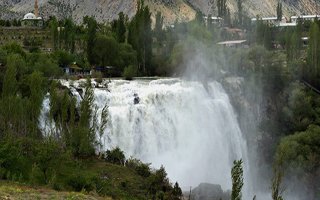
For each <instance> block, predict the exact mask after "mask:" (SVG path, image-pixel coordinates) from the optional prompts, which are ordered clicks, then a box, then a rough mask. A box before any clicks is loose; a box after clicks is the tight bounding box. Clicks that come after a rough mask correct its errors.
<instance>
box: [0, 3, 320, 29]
mask: <svg viewBox="0 0 320 200" xmlns="http://www.w3.org/2000/svg"><path fill="white" fill-rule="evenodd" d="M38 1H39V8H40V13H41V15H42V16H43V17H45V18H46V17H48V16H51V15H55V16H57V17H68V16H72V18H74V19H75V20H76V21H77V22H80V21H81V20H82V18H83V17H84V16H86V15H89V16H95V17H96V18H97V20H98V21H100V22H103V21H110V20H113V19H114V18H116V17H117V16H118V13H119V12H124V13H125V14H127V15H128V16H129V17H132V16H133V15H134V13H135V12H136V5H137V0H38ZM212 2H216V0H214V1H213V0H145V4H146V5H148V6H149V7H150V10H151V11H152V12H153V18H154V15H155V13H156V12H157V11H160V12H162V14H163V15H164V16H165V23H166V24H170V23H173V22H174V21H175V20H176V19H177V20H178V21H188V20H191V19H192V18H194V16H195V11H196V10H200V11H202V12H203V13H204V14H208V13H213V15H216V13H217V12H216V8H215V7H216V6H215V3H214V4H212ZM243 2H244V10H245V11H246V12H247V13H248V14H249V16H251V17H252V16H256V15H260V16H271V15H273V16H274V15H275V14H276V4H277V2H278V0H243ZM227 5H228V7H229V9H230V10H231V13H235V12H237V6H236V0H227ZM33 7H34V0H1V1H0V10H1V12H0V17H1V18H6V19H7V18H12V17H21V18H22V17H23V15H24V14H25V13H27V12H32V11H33ZM283 11H284V15H285V16H287V17H289V16H292V15H299V14H320V0H283Z"/></svg>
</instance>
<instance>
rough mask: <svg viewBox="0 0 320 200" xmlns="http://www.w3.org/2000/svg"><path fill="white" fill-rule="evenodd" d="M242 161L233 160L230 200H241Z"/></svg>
mask: <svg viewBox="0 0 320 200" xmlns="http://www.w3.org/2000/svg"><path fill="white" fill-rule="evenodd" d="M242 163H243V162H242V160H235V161H234V162H233V167H232V170H231V177H232V192H231V200H241V199H242V194H241V190H242V186H243V169H242Z"/></svg>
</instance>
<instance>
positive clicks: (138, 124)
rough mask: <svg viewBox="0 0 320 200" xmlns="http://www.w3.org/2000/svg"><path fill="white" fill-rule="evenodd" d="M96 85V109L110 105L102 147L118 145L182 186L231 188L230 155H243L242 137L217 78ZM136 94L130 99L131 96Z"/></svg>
mask: <svg viewBox="0 0 320 200" xmlns="http://www.w3.org/2000/svg"><path fill="white" fill-rule="evenodd" d="M109 90H110V92H109V91H107V90H102V89H95V92H94V93H95V99H96V104H97V105H98V107H99V109H100V111H101V110H102V108H103V107H104V105H105V104H106V103H107V105H108V106H109V125H108V127H109V129H108V130H106V133H105V135H104V139H105V140H104V141H105V148H107V149H110V148H114V147H116V146H119V147H120V148H121V149H122V150H123V151H124V152H125V153H126V154H127V156H133V157H135V158H139V159H141V160H142V161H144V162H150V163H152V166H154V167H157V168H159V167H160V166H161V165H163V166H164V167H165V169H166V171H167V173H168V175H169V177H170V180H171V181H178V182H179V183H180V185H181V186H182V187H184V188H186V187H189V186H193V187H195V186H197V185H198V184H199V183H201V182H209V183H216V184H220V185H221V186H222V188H223V189H231V174H230V171H231V168H232V166H233V161H234V160H235V159H241V158H242V159H243V160H244V162H246V161H247V157H246V152H247V150H246V142H245V140H244V138H243V136H242V133H241V130H240V128H239V125H238V122H237V119H236V115H235V113H234V111H233V108H232V106H231V104H230V101H229V98H228V95H227V94H226V92H225V91H224V90H223V88H222V86H221V85H220V84H219V83H217V82H211V83H209V84H208V86H207V87H206V88H205V87H204V86H203V84H201V83H199V82H188V81H182V80H178V79H160V80H153V81H132V82H128V81H121V80H119V81H112V83H110V84H109ZM135 94H136V95H138V96H139V98H140V103H139V104H134V95H135Z"/></svg>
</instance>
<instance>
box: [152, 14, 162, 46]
mask: <svg viewBox="0 0 320 200" xmlns="http://www.w3.org/2000/svg"><path fill="white" fill-rule="evenodd" d="M163 20H164V17H163V16H162V15H161V12H157V14H156V24H155V27H154V35H155V37H156V39H157V42H158V43H159V44H160V45H161V44H162V42H163V40H164V34H163Z"/></svg>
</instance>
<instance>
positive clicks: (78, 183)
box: [67, 173, 95, 192]
mask: <svg viewBox="0 0 320 200" xmlns="http://www.w3.org/2000/svg"><path fill="white" fill-rule="evenodd" d="M67 185H68V186H70V187H71V188H72V189H73V190H75V191H77V192H80V191H82V190H85V191H86V192H90V191H92V190H93V189H94V187H95V181H94V177H91V176H88V175H85V174H81V173H76V174H74V175H72V176H70V178H69V179H68V181H67Z"/></svg>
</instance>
